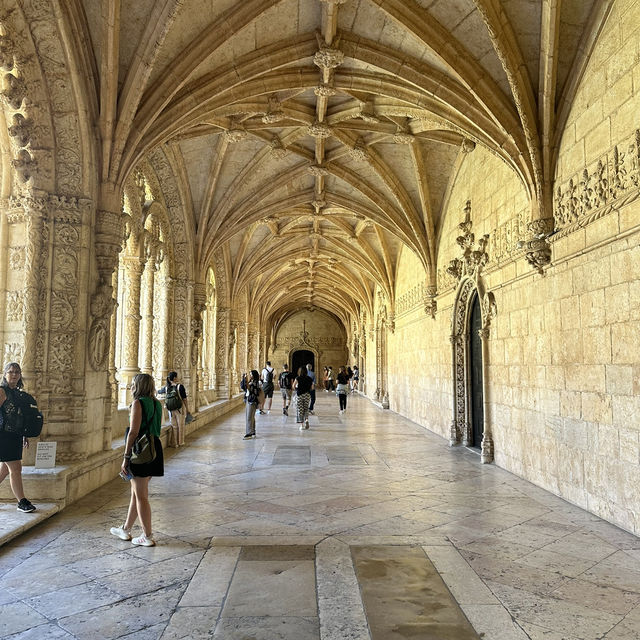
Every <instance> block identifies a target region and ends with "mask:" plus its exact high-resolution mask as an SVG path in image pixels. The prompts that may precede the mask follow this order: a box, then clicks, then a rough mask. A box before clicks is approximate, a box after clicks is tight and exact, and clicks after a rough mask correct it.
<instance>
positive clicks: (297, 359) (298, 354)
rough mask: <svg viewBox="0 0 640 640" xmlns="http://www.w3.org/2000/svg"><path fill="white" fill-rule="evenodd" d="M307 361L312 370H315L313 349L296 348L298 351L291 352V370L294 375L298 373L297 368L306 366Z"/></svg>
mask: <svg viewBox="0 0 640 640" xmlns="http://www.w3.org/2000/svg"><path fill="white" fill-rule="evenodd" d="M309 363H311V366H312V367H313V370H314V371H315V370H316V359H315V355H314V353H313V351H309V350H307V349H298V351H294V352H293V353H292V354H291V371H293V372H294V373H295V374H296V375H297V374H298V369H299V368H300V367H306V366H307V365H308V364H309Z"/></svg>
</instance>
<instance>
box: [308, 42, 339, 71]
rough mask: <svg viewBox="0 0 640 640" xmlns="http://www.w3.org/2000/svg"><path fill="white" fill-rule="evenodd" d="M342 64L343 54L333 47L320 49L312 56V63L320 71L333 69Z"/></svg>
mask: <svg viewBox="0 0 640 640" xmlns="http://www.w3.org/2000/svg"><path fill="white" fill-rule="evenodd" d="M343 62H344V53H343V52H342V51H340V49H334V48H333V47H321V48H320V50H319V51H317V52H316V54H315V56H313V63H314V64H315V65H316V67H320V68H321V69H335V68H336V67H339V66H340V65H341V64H342V63H343Z"/></svg>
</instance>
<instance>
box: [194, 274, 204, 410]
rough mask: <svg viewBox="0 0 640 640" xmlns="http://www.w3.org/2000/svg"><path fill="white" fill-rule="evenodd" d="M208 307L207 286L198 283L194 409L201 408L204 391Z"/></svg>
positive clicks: (195, 316) (195, 301)
mask: <svg viewBox="0 0 640 640" xmlns="http://www.w3.org/2000/svg"><path fill="white" fill-rule="evenodd" d="M206 307H207V286H206V284H205V283H204V282H196V283H195V285H194V287H193V320H192V327H193V340H192V342H191V364H192V365H195V370H196V382H197V384H194V385H192V391H191V394H192V396H195V397H194V399H193V409H194V410H195V409H196V407H199V406H200V399H199V396H200V394H201V393H202V391H203V390H204V369H203V366H202V357H201V354H202V349H203V334H204V332H203V317H202V314H203V313H204V310H205V309H206Z"/></svg>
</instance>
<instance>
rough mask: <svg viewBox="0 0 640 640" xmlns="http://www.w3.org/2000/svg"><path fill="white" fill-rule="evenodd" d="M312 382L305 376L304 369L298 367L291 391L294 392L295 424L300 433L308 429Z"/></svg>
mask: <svg viewBox="0 0 640 640" xmlns="http://www.w3.org/2000/svg"><path fill="white" fill-rule="evenodd" d="M312 386H313V380H311V378H310V377H309V376H308V375H307V374H306V368H305V367H300V368H299V369H298V375H297V377H296V379H295V380H294V381H293V390H294V391H295V392H296V396H297V398H296V400H297V402H296V424H299V425H300V431H302V430H303V429H308V428H309V403H310V402H311V393H310V391H311V387H312Z"/></svg>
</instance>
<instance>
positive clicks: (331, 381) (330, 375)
mask: <svg viewBox="0 0 640 640" xmlns="http://www.w3.org/2000/svg"><path fill="white" fill-rule="evenodd" d="M335 390H336V385H335V382H334V379H333V368H332V367H329V371H327V391H335Z"/></svg>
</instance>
